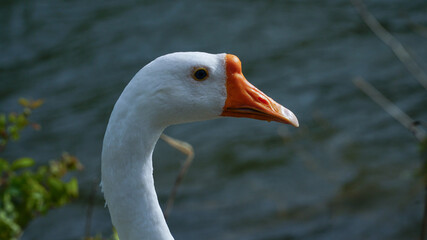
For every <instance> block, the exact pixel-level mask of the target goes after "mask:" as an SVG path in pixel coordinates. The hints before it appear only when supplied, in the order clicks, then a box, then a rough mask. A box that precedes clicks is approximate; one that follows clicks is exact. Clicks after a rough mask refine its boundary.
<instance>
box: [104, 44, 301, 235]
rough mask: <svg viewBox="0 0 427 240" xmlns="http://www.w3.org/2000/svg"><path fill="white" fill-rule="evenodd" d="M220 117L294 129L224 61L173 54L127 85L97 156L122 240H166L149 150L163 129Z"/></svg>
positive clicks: (284, 112)
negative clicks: (272, 122)
mask: <svg viewBox="0 0 427 240" xmlns="http://www.w3.org/2000/svg"><path fill="white" fill-rule="evenodd" d="M219 116H232V117H247V118H255V119H260V120H267V121H277V122H281V123H286V124H291V125H293V126H295V127H298V120H297V118H296V117H295V115H294V114H293V113H292V112H291V111H289V110H288V109H286V108H285V107H283V106H281V105H280V104H278V103H276V102H275V101H274V100H273V99H271V98H269V97H268V96H267V95H265V94H264V93H262V92H261V91H260V90H258V89H257V88H255V87H254V86H253V85H251V84H250V83H249V82H248V81H247V80H246V79H245V77H244V76H243V74H242V71H241V63H240V60H239V59H238V58H237V57H236V56H234V55H231V54H208V53H202V52H181V53H172V54H168V55H165V56H161V57H159V58H157V59H155V60H154V61H152V62H151V63H149V64H148V65H146V66H145V67H143V68H142V69H141V70H140V71H139V72H138V73H137V74H136V75H135V76H134V77H133V79H132V80H131V81H130V83H129V84H128V85H127V87H126V88H125V90H124V91H123V93H122V95H121V96H120V98H119V99H118V100H117V103H116V104H115V106H114V109H113V112H112V113H111V117H110V120H109V123H108V127H107V130H106V132H105V137H104V143H103V149H102V186H103V191H104V196H105V200H106V202H107V205H108V209H109V211H110V215H111V220H112V222H113V225H114V226H115V228H116V230H117V232H118V235H119V238H120V239H121V240H134V239H135V240H136V239H139V240H140V239H148V240H170V239H173V237H172V235H171V233H170V231H169V228H168V226H167V224H166V221H165V219H164V217H163V214H162V210H161V208H160V205H159V202H158V200H157V195H156V191H155V188H154V180H153V164H152V159H151V157H152V154H153V150H154V146H155V145H156V142H157V140H158V139H159V136H160V134H161V133H162V131H163V130H164V129H165V128H166V127H167V126H169V125H172V124H179V123H185V122H192V121H200V120H207V119H213V118H217V117H219Z"/></svg>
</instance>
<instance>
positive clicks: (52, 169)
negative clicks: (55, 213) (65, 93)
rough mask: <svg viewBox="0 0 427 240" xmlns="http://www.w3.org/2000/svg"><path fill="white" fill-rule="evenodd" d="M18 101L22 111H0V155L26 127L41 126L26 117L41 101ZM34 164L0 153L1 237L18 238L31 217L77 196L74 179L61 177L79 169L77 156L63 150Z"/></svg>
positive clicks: (26, 158)
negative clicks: (49, 158) (39, 163)
mask: <svg viewBox="0 0 427 240" xmlns="http://www.w3.org/2000/svg"><path fill="white" fill-rule="evenodd" d="M19 103H20V104H21V105H22V106H23V111H22V112H21V113H9V114H4V113H2V114H0V154H1V153H2V152H3V151H5V149H6V146H7V145H8V143H9V142H10V141H17V140H19V137H20V133H21V131H23V130H24V129H26V128H27V127H29V126H31V127H32V128H34V129H39V128H40V126H39V125H38V124H35V123H31V122H30V120H29V117H30V115H31V112H32V110H34V109H36V108H38V107H39V106H41V105H42V103H43V102H42V101H41V100H37V101H28V100H26V99H20V100H19ZM35 164H36V162H35V160H34V159H32V158H30V157H19V158H17V159H15V160H13V161H10V160H8V159H5V158H2V157H1V155H0V239H18V238H19V237H20V235H21V234H22V232H23V230H24V228H25V227H26V226H27V225H28V223H29V222H30V221H31V220H32V219H33V218H35V217H37V216H39V215H41V214H45V213H46V212H47V211H49V210H50V209H52V208H55V207H59V206H62V205H64V204H66V203H68V202H70V200H72V199H73V198H76V197H77V196H78V192H79V188H78V183H77V179H76V178H71V179H70V180H68V181H64V180H62V178H63V177H64V176H65V175H66V174H67V172H69V171H73V170H79V169H82V165H81V164H80V162H79V161H78V160H77V158H75V157H73V156H71V155H69V154H67V153H63V154H62V156H61V157H60V158H59V159H57V160H54V161H51V162H49V164H47V165H41V166H38V167H37V168H35V167H34V165H35Z"/></svg>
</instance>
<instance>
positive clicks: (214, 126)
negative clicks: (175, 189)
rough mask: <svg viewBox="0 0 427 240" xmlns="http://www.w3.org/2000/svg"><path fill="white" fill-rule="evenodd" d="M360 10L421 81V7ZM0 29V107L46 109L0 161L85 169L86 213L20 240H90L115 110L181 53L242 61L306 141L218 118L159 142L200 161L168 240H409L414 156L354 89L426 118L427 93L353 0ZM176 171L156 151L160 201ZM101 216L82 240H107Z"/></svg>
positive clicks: (90, 12)
mask: <svg viewBox="0 0 427 240" xmlns="http://www.w3.org/2000/svg"><path fill="white" fill-rule="evenodd" d="M368 7H369V9H370V10H371V11H372V12H373V13H374V15H376V16H377V17H378V19H379V20H380V22H381V23H382V24H383V25H384V26H385V27H386V28H387V29H388V30H390V31H391V32H392V33H393V34H395V36H396V37H397V38H398V39H399V40H400V41H402V43H403V44H405V45H406V46H408V48H410V50H411V52H412V53H414V55H415V56H416V58H417V60H418V61H419V62H420V64H421V65H422V66H423V67H424V69H427V61H426V57H427V38H426V30H425V29H426V26H427V14H426V12H427V3H426V2H425V1H423V0H411V1H404V0H399V1H398V0H395V1H385V0H378V1H373V0H371V1H368ZM0 24H1V25H0V29H1V30H0V52H1V54H0V79H1V80H0V81H1V85H0V99H1V105H0V109H1V110H2V111H8V110H12V109H17V108H18V106H17V104H16V100H17V99H18V98H19V97H22V96H23V97H28V98H43V99H45V101H46V104H45V105H44V106H43V107H42V108H41V109H40V110H38V111H37V112H36V113H35V114H34V118H33V120H34V121H36V122H39V123H41V124H42V126H43V129H42V131H40V132H27V133H26V134H24V136H23V139H22V144H21V145H11V146H10V148H9V151H8V152H7V153H6V154H7V155H8V156H22V155H26V156H32V157H35V158H36V159H37V160H38V161H39V162H41V163H42V162H47V161H48V160H50V159H53V158H55V157H56V156H59V155H60V154H61V152H62V151H68V152H70V153H72V154H75V155H77V156H78V157H79V158H80V159H81V161H82V162H83V163H84V165H85V167H86V168H85V171H83V172H81V173H79V174H78V175H77V176H78V177H79V180H80V183H81V188H82V199H81V200H79V201H77V202H76V203H74V204H72V205H69V206H66V207H64V208H60V209H57V210H54V211H52V212H51V213H49V214H48V215H47V216H45V217H42V218H39V219H37V220H35V221H34V222H33V223H32V224H31V225H30V226H29V228H28V230H27V231H26V232H25V234H24V237H23V239H55V240H61V239H80V238H81V237H83V236H84V226H85V223H86V209H87V206H88V204H87V202H88V201H87V199H88V196H89V192H90V191H91V189H93V186H94V184H97V183H96V182H98V178H99V175H100V172H99V168H100V151H101V142H102V138H103V133H104V130H105V127H106V124H107V120H108V117H109V114H110V112H111V109H112V106H113V104H114V102H115V101H116V99H117V98H118V96H119V94H120V93H121V91H122V89H123V88H124V86H125V85H126V84H127V82H128V81H129V80H130V79H131V78H132V76H133V75H134V74H135V73H136V72H137V71H138V70H139V69H140V68H141V67H142V66H143V65H145V64H147V63H148V62H149V61H150V60H152V59H154V58H156V57H157V56H160V55H163V54H165V53H169V52H175V51H189V50H198V51H206V52H212V53H220V52H228V53H234V54H236V55H237V56H239V57H240V59H241V60H242V62H243V70H244V73H245V76H246V77H247V78H248V80H250V81H251V82H252V83H253V84H254V85H256V86H257V87H259V88H260V89H261V90H263V91H264V92H265V93H267V94H268V95H270V96H271V97H273V98H274V99H276V100H277V101H278V102H280V103H282V104H283V105H285V106H287V107H288V108H290V109H291V110H293V111H294V112H295V113H296V115H297V116H298V118H299V120H300V124H301V127H300V128H299V129H293V128H291V127H289V126H282V125H280V124H277V123H266V122H260V121H255V120H249V119H218V120H213V121H207V122H201V123H193V124H186V125H180V126H173V127H170V128H169V129H167V131H166V132H167V134H169V135H171V136H173V137H176V138H179V139H182V140H185V141H188V142H190V143H191V144H193V146H194V148H195V151H196V159H195V162H194V164H193V165H192V167H191V169H190V171H189V173H188V175H187V176H186V178H185V181H184V183H183V185H182V187H181V189H180V191H179V196H178V198H177V200H176V205H175V208H174V209H173V212H172V214H171V216H170V219H169V221H168V222H169V226H170V228H171V231H172V233H173V235H174V236H175V238H176V239H177V240H179V239H206V240H208V239H225V240H227V239H254V240H255V239H257V240H258V239H263V240H267V239H268V240H273V239H274V240H276V239H277V240H278V239H415V238H416V237H417V236H418V234H419V225H420V222H421V215H422V207H423V204H422V202H423V198H422V197H423V192H422V184H421V181H420V179H419V177H417V175H416V173H417V171H418V170H419V167H420V162H419V156H418V148H417V142H416V140H415V139H414V138H413V136H412V135H411V133H409V132H408V131H407V130H406V129H404V128H403V127H402V126H401V125H399V124H398V123H397V122H396V121H394V120H393V119H392V118H391V117H389V116H388V115H387V114H386V113H385V112H384V111H383V110H382V109H381V108H379V107H378V106H377V105H375V104H374V103H373V102H372V101H371V100H370V99H369V98H367V97H366V96H365V95H364V94H363V93H361V92H360V91H359V90H358V89H357V88H356V87H354V85H353V84H352V79H353V78H354V77H357V76H362V77H364V78H365V79H366V80H368V81H370V82H371V83H372V84H374V85H375V86H376V87H377V88H378V89H380V90H381V91H382V92H383V93H384V94H386V95H387V96H388V97H389V98H390V99H392V100H393V101H394V102H395V103H397V105H398V106H399V107H401V108H402V109H403V110H405V111H406V112H407V113H408V114H410V115H411V116H412V117H413V118H415V119H420V120H425V119H426V117H427V113H426V101H427V92H426V90H425V89H423V88H422V87H421V85H419V84H418V82H417V81H416V80H415V79H414V78H413V77H412V76H411V75H410V74H409V73H408V72H407V70H406V69H405V68H404V67H403V65H402V64H401V63H400V62H399V60H397V58H396V57H395V55H394V54H393V53H392V51H390V49H389V48H387V47H386V46H385V45H384V44H383V43H382V42H381V41H380V40H378V39H377V38H376V37H375V36H374V35H373V34H372V32H371V31H370V30H369V29H368V28H367V27H366V25H365V24H364V23H363V22H362V21H361V20H360V17H359V16H358V14H357V13H356V11H355V9H354V8H353V6H352V5H351V3H350V2H349V1H345V0H328V1H315V0H311V1H308V0H306V1H298V0H294V1H256V2H255V1H174V2H172V1H138V2H137V1H120V2H119V1H115V2H113V1H51V2H49V1H4V2H2V3H0ZM422 26H424V27H422ZM184 158H185V157H184V156H181V155H180V154H179V153H178V152H177V151H176V150H174V149H171V148H170V147H169V146H167V145H166V144H165V143H163V142H160V143H159V145H158V146H157V149H156V151H155V153H154V161H155V163H154V164H155V180H156V187H157V190H158V194H159V198H160V201H161V202H162V203H165V201H166V198H167V195H168V192H169V190H170V189H171V186H172V183H173V181H174V177H175V175H176V174H177V171H178V168H179V166H180V160H181V159H184ZM95 188H96V187H95ZM96 189H97V188H96ZM95 202H96V206H95V208H94V213H93V216H92V233H93V234H95V233H103V234H104V235H105V236H108V235H109V234H110V232H111V223H110V219H109V216H108V211H107V209H105V208H104V207H103V200H102V196H101V194H100V193H99V192H98V193H97V198H96V201H95Z"/></svg>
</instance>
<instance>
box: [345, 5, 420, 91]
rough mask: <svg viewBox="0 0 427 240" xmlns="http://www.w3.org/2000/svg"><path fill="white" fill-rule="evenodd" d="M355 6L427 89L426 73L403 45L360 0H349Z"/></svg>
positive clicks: (376, 33)
mask: <svg viewBox="0 0 427 240" xmlns="http://www.w3.org/2000/svg"><path fill="white" fill-rule="evenodd" d="M351 2H352V3H353V5H354V6H355V7H356V9H357V11H358V12H359V14H360V16H361V17H362V19H363V21H365V23H366V24H367V25H368V27H369V28H370V29H371V30H372V32H374V33H375V35H377V37H378V38H379V39H381V40H382V41H383V42H384V43H385V44H386V45H387V46H389V47H390V48H391V50H393V52H394V54H395V55H396V56H397V58H398V59H399V60H400V61H401V62H402V63H403V65H404V66H405V67H406V69H408V71H409V72H410V73H411V74H412V75H413V76H414V77H415V79H417V80H418V82H419V83H420V84H421V85H422V86H423V87H424V88H425V89H427V74H426V73H425V72H424V70H423V69H422V68H421V67H420V66H419V65H418V63H417V62H416V61H415V60H414V58H413V57H412V56H411V54H410V53H409V52H408V51H407V50H406V49H405V47H404V46H403V45H402V44H401V43H400V42H399V40H397V39H396V38H395V37H394V36H393V35H391V34H390V33H389V32H388V31H387V30H386V29H385V28H384V27H383V26H382V25H381V24H380V23H379V22H378V20H377V19H376V18H375V17H374V15H372V14H371V13H370V12H369V11H368V9H367V8H366V7H365V5H364V4H363V2H362V1H361V0H351Z"/></svg>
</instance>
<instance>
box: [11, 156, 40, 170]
mask: <svg viewBox="0 0 427 240" xmlns="http://www.w3.org/2000/svg"><path fill="white" fill-rule="evenodd" d="M34 163H35V162H34V160H33V159H32V158H28V157H24V158H19V159H17V160H15V161H14V162H13V163H12V170H18V169H20V168H28V167H31V166H33V165H34Z"/></svg>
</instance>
